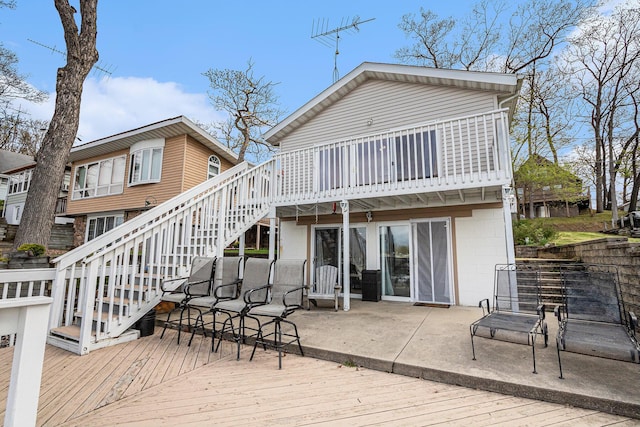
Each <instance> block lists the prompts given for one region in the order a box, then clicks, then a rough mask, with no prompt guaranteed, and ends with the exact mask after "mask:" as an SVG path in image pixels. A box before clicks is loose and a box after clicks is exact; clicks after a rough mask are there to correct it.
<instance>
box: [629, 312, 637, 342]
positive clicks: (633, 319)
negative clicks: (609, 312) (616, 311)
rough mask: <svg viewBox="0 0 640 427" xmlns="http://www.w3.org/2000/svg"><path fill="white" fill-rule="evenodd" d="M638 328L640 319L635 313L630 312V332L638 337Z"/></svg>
mask: <svg viewBox="0 0 640 427" xmlns="http://www.w3.org/2000/svg"><path fill="white" fill-rule="evenodd" d="M637 327H638V318H637V317H636V314H635V313H634V312H633V311H630V312H629V330H630V332H631V334H632V335H633V336H634V338H635V336H636V328H637Z"/></svg>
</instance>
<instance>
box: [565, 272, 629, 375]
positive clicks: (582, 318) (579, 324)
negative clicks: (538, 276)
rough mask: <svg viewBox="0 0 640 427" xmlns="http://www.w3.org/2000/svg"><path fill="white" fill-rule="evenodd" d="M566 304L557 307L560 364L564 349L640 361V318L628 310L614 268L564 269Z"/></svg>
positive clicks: (590, 354)
mask: <svg viewBox="0 0 640 427" xmlns="http://www.w3.org/2000/svg"><path fill="white" fill-rule="evenodd" d="M562 297H563V304H562V305H560V306H558V307H556V309H555V315H556V317H557V318H558V322H559V328H558V335H557V337H556V346H557V349H558V367H559V369H560V378H564V377H563V373H562V361H561V360H560V352H561V351H568V352H572V353H580V354H586V355H589V356H598V357H604V358H608V359H615V360H622V361H627V362H634V363H640V345H639V344H638V340H637V338H636V331H635V330H636V328H637V327H638V319H637V317H636V315H635V314H634V313H633V312H631V311H626V309H625V306H624V301H623V298H622V294H621V293H620V287H619V284H618V274H617V271H616V270H615V268H614V267H610V266H602V265H583V266H582V268H580V269H578V270H571V269H564V270H563V271H562Z"/></svg>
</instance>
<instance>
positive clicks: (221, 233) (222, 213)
mask: <svg viewBox="0 0 640 427" xmlns="http://www.w3.org/2000/svg"><path fill="white" fill-rule="evenodd" d="M227 191H228V189H227V188H226V187H225V188H223V189H222V195H221V198H220V205H219V207H218V218H217V219H218V224H217V226H218V233H217V236H216V256H217V257H218V258H222V257H223V256H224V246H225V245H224V239H225V234H226V233H225V230H226V225H227Z"/></svg>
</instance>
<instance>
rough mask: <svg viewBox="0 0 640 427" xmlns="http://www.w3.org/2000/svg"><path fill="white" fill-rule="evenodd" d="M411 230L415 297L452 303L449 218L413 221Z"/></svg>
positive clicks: (425, 300)
mask: <svg viewBox="0 0 640 427" xmlns="http://www.w3.org/2000/svg"><path fill="white" fill-rule="evenodd" d="M412 234H413V243H414V244H413V254H414V256H413V283H414V295H415V297H414V300H415V301H418V302H426V303H437V304H452V303H453V297H452V292H451V262H450V258H451V257H450V253H451V251H450V240H451V239H450V233H449V220H448V219H434V220H428V221H421V222H414V223H413V224H412Z"/></svg>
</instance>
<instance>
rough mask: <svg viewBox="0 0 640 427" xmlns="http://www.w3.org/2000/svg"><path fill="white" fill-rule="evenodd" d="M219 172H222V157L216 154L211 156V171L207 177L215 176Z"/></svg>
mask: <svg viewBox="0 0 640 427" xmlns="http://www.w3.org/2000/svg"><path fill="white" fill-rule="evenodd" d="M219 173H220V159H219V158H218V156H214V155H211V156H209V171H208V174H207V179H209V178H213V177H214V176H216V175H218V174H219Z"/></svg>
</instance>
